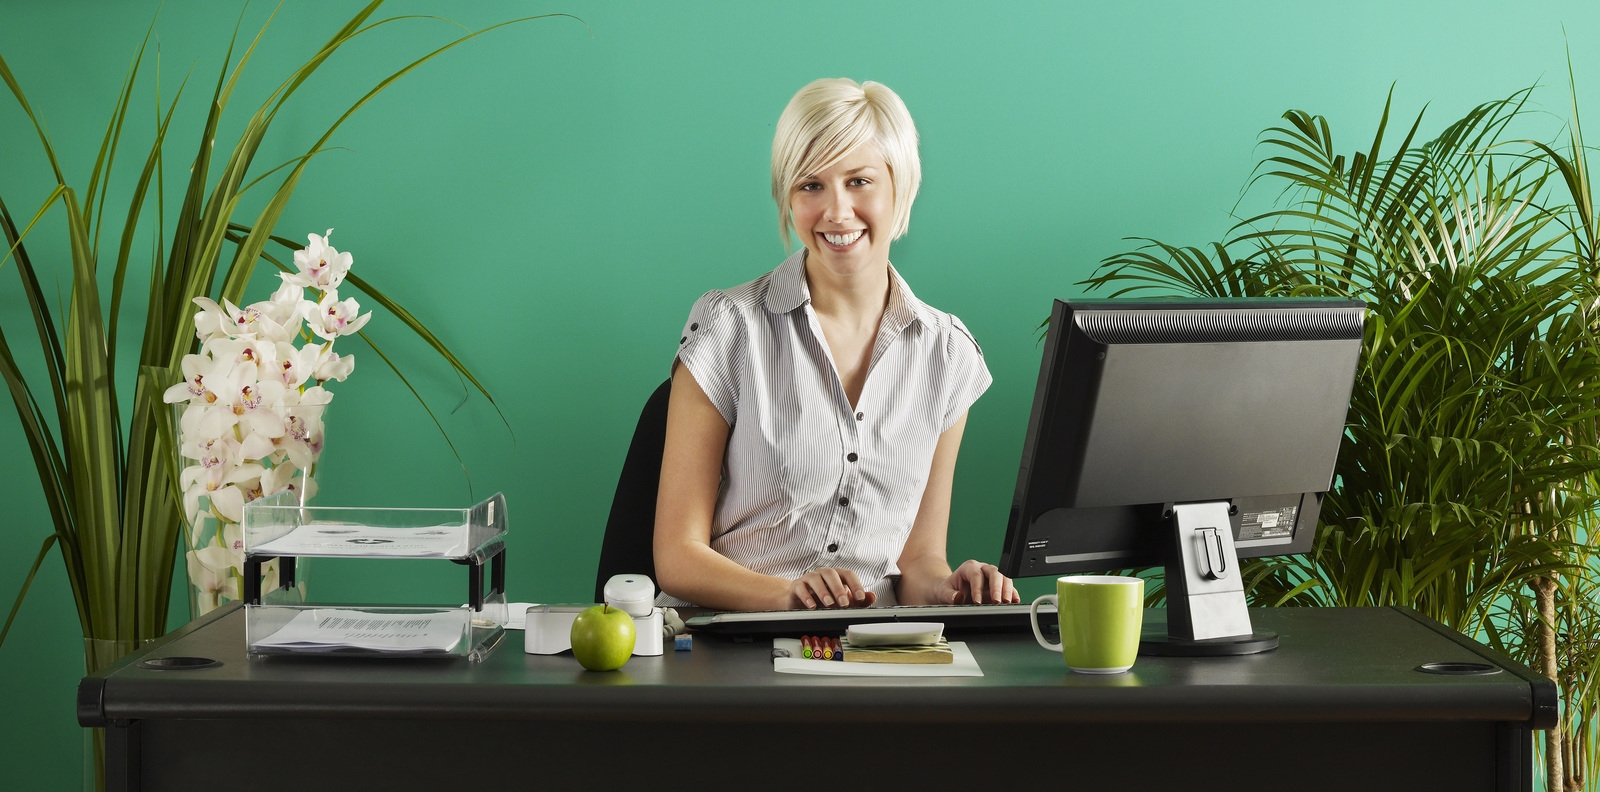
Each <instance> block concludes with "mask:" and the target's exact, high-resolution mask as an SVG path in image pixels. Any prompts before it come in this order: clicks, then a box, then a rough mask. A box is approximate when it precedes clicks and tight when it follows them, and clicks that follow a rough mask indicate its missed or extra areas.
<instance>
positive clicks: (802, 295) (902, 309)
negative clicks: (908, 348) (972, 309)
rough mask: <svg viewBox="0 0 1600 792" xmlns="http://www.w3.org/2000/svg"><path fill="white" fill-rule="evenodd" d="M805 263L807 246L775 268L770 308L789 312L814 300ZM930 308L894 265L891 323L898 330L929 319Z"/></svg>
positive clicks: (888, 312)
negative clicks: (807, 280) (912, 289)
mask: <svg viewBox="0 0 1600 792" xmlns="http://www.w3.org/2000/svg"><path fill="white" fill-rule="evenodd" d="M805 264H806V249H805V248H801V249H799V250H797V251H795V252H794V255H792V256H790V257H788V258H786V259H784V260H783V263H782V264H779V265H778V268H777V269H775V270H773V271H772V278H771V279H770V280H768V281H767V300H766V303H767V310H768V311H771V312H772V313H788V312H790V311H793V310H794V309H796V308H799V307H800V306H802V305H805V304H806V303H809V302H811V287H810V286H809V285H808V284H807V283H806V269H805ZM929 310H930V309H929V308H928V306H927V305H925V304H923V302H922V301H921V300H918V299H917V296H916V295H915V294H912V293H911V287H910V286H908V285H906V282H905V279H904V278H901V277H900V273H899V272H897V271H896V270H895V268H894V265H893V264H890V265H889V306H888V308H887V309H885V310H884V319H885V320H887V323H888V324H891V325H893V326H894V327H895V328H896V329H898V330H904V329H905V328H906V327H909V326H910V325H911V324H912V323H914V322H918V321H922V322H929V321H930V319H929V317H928V316H927V314H928V311H929Z"/></svg>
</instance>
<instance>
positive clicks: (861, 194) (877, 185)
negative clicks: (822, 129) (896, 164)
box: [789, 144, 894, 275]
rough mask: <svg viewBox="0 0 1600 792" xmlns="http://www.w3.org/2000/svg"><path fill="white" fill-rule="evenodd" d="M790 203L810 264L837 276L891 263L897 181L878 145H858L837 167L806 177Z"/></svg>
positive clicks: (792, 215) (801, 181)
mask: <svg viewBox="0 0 1600 792" xmlns="http://www.w3.org/2000/svg"><path fill="white" fill-rule="evenodd" d="M789 206H790V210H791V214H790V217H792V218H793V220H794V228H795V231H796V232H797V233H798V234H799V235H800V239H801V240H802V242H803V243H804V244H805V246H806V250H807V251H808V254H807V259H806V260H807V263H808V264H817V265H820V266H823V267H826V268H827V269H828V270H829V271H831V272H833V273H834V274H836V275H852V274H856V273H859V272H864V271H867V270H869V269H871V268H872V267H873V266H874V265H887V263H888V261H889V237H890V234H891V230H890V229H891V226H892V224H893V223H894V183H893V181H892V180H891V178H890V175H889V165H888V163H886V162H884V159H883V155H882V154H881V153H879V152H878V147H877V146H874V145H871V144H868V145H862V146H857V147H856V148H855V149H854V150H852V151H851V152H850V153H849V154H846V155H845V157H844V159H841V160H839V161H838V162H837V163H834V165H833V167H830V168H828V169H827V170H825V171H823V172H821V173H816V174H812V175H810V176H807V177H805V178H802V179H801V180H800V182H799V183H798V184H796V185H795V186H794V188H793V190H791V193H790V196H789Z"/></svg>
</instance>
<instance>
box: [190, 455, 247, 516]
mask: <svg viewBox="0 0 1600 792" xmlns="http://www.w3.org/2000/svg"><path fill="white" fill-rule="evenodd" d="M264 470H265V468H263V467H261V465H260V464H258V463H255V462H245V463H243V464H237V465H235V464H221V465H216V466H214V467H206V466H204V465H190V466H189V467H186V468H184V469H183V472H182V473H180V474H178V486H180V487H183V508H184V510H185V512H186V513H187V514H189V515H190V522H191V523H192V522H193V521H194V518H195V517H197V516H198V515H199V514H200V498H202V497H206V498H210V499H211V511H213V512H215V513H216V515H217V516H218V517H220V518H222V519H223V520H225V521H228V522H241V521H243V520H244V504H245V493H246V491H247V490H246V489H241V488H240V485H244V487H246V488H248V490H249V491H259V489H260V487H261V483H260V479H261V474H262V472H263V471H264Z"/></svg>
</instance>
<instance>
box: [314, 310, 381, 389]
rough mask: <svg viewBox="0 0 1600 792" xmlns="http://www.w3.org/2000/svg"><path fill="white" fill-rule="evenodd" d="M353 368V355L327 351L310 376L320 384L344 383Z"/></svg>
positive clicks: (354, 361) (354, 363)
mask: <svg viewBox="0 0 1600 792" xmlns="http://www.w3.org/2000/svg"><path fill="white" fill-rule="evenodd" d="M368 316H371V314H368ZM355 368H356V356H355V355H340V354H339V353H337V352H334V351H333V350H332V349H329V350H327V351H326V352H325V353H324V354H323V355H322V356H321V358H320V359H319V360H318V361H317V369H316V372H315V373H313V374H312V376H313V377H315V378H317V379H318V380H319V381H322V382H327V381H328V380H335V381H337V382H344V378H345V377H348V376H350V372H352V371H355Z"/></svg>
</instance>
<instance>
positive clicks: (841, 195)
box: [822, 190, 855, 223]
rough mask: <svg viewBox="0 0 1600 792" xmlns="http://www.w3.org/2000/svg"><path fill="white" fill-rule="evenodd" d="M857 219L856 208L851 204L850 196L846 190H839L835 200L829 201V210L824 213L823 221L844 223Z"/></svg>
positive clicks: (834, 196) (836, 192)
mask: <svg viewBox="0 0 1600 792" xmlns="http://www.w3.org/2000/svg"><path fill="white" fill-rule="evenodd" d="M852 217H855V208H854V207H853V206H852V205H851V203H850V194H849V193H847V192H845V191H844V190H837V191H835V192H834V194H833V200H831V201H828V208H827V209H826V210H824V211H823V213H822V219H824V220H826V221H828V222H830V223H843V222H844V221H846V220H849V219H851V218H852Z"/></svg>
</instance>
